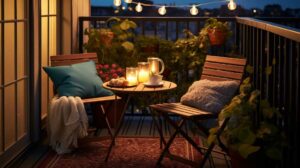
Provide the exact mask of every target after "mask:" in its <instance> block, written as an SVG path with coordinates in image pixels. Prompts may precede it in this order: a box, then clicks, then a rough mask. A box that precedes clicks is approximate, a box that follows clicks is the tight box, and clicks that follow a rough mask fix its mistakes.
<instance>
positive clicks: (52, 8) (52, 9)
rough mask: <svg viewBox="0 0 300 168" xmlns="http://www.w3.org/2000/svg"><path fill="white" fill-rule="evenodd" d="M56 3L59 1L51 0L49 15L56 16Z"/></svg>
mask: <svg viewBox="0 0 300 168" xmlns="http://www.w3.org/2000/svg"><path fill="white" fill-rule="evenodd" d="M56 1H57V0H49V14H50V15H56V5H57V4H56Z"/></svg>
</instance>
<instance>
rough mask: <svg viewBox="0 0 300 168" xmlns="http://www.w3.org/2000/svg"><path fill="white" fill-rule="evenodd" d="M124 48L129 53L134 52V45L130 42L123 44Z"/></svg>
mask: <svg viewBox="0 0 300 168" xmlns="http://www.w3.org/2000/svg"><path fill="white" fill-rule="evenodd" d="M122 47H124V48H125V49H126V50H127V51H132V50H133V49H134V45H133V44H132V43H131V42H129V41H126V42H124V43H122Z"/></svg>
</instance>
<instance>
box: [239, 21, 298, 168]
mask: <svg viewBox="0 0 300 168" xmlns="http://www.w3.org/2000/svg"><path fill="white" fill-rule="evenodd" d="M237 30H238V34H237V39H238V43H237V45H238V46H239V50H240V54H241V55H243V56H245V57H246V58H247V60H248V64H250V65H252V66H253V67H254V73H253V81H254V84H255V88H257V89H259V90H260V91H261V94H262V96H261V98H262V99H268V100H269V102H270V103H271V104H272V105H273V106H275V107H276V108H277V109H278V110H279V111H280V113H281V114H282V115H283V118H282V119H278V121H276V122H277V124H278V125H280V126H282V129H284V131H285V133H286V135H287V140H288V147H287V150H286V151H285V155H284V161H283V163H282V167H296V166H297V157H298V156H299V155H300V153H299V136H300V125H299V123H300V110H299V104H300V103H299V96H300V95H299V71H300V65H299V59H300V30H299V29H294V28H291V27H286V26H282V25H279V24H275V23H271V22H267V21H261V20H257V19H253V18H237ZM256 117H257V121H259V120H260V117H261V114H257V116H256Z"/></svg>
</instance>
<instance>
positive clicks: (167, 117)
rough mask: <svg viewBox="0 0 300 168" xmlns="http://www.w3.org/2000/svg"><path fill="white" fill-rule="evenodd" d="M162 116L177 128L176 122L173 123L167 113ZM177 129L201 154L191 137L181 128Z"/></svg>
mask: <svg viewBox="0 0 300 168" xmlns="http://www.w3.org/2000/svg"><path fill="white" fill-rule="evenodd" d="M164 118H165V119H166V121H167V122H169V123H170V124H171V125H172V126H173V127H174V128H175V129H176V130H177V127H178V126H177V124H176V123H174V122H173V121H172V120H171V119H170V117H169V116H168V115H166V114H164ZM178 131H179V133H180V134H181V135H182V136H183V137H184V138H185V139H186V140H187V141H188V142H189V143H190V144H191V145H192V146H193V147H194V148H195V149H196V150H197V151H198V152H200V153H201V154H203V152H202V150H201V148H200V147H199V146H198V145H197V144H196V143H195V142H194V140H193V139H192V138H190V137H189V136H188V135H187V134H186V133H185V132H184V131H183V130H181V129H179V130H178Z"/></svg>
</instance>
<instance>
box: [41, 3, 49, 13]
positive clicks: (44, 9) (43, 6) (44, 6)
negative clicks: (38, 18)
mask: <svg viewBox="0 0 300 168" xmlns="http://www.w3.org/2000/svg"><path fill="white" fill-rule="evenodd" d="M41 15H48V0H41Z"/></svg>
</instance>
